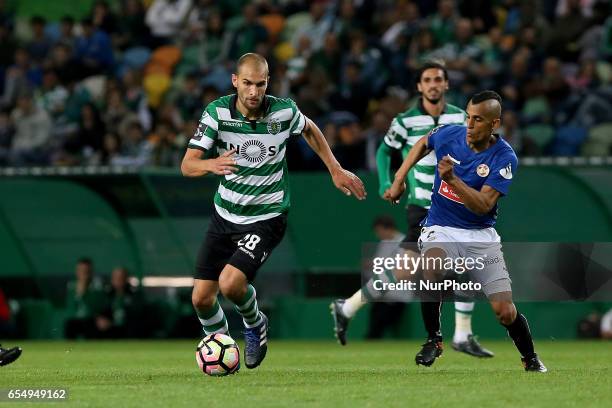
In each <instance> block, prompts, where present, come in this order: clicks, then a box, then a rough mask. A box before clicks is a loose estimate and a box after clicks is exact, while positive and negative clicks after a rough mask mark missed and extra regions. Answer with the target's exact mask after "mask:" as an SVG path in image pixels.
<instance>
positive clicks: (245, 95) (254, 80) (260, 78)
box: [232, 64, 269, 110]
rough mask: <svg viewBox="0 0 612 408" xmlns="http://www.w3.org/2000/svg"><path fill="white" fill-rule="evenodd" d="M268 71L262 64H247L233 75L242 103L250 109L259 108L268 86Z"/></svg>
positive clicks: (233, 81)
mask: <svg viewBox="0 0 612 408" xmlns="http://www.w3.org/2000/svg"><path fill="white" fill-rule="evenodd" d="M268 79H269V77H268V72H267V70H266V69H264V68H263V67H261V66H257V65H254V66H253V65H249V64H246V65H244V66H242V67H241V68H240V72H239V73H238V74H237V75H236V74H234V75H232V83H233V85H234V87H235V88H236V92H237V94H238V99H239V100H240V103H241V104H242V105H243V106H244V107H245V108H247V109H248V110H255V109H258V108H259V106H260V105H261V102H262V101H263V98H264V95H265V93H266V89H267V88H268Z"/></svg>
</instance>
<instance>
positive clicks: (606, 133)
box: [581, 123, 612, 156]
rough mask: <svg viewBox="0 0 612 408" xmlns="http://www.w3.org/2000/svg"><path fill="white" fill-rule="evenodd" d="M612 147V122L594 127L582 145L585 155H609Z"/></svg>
mask: <svg viewBox="0 0 612 408" xmlns="http://www.w3.org/2000/svg"><path fill="white" fill-rule="evenodd" d="M611 149H612V123H603V124H601V125H597V126H595V127H592V128H591V129H590V131H589V136H588V139H587V140H586V142H585V143H584V144H583V145H582V149H581V154H582V155H583V156H608V155H609V154H610V152H611Z"/></svg>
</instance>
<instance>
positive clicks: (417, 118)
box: [383, 99, 466, 208]
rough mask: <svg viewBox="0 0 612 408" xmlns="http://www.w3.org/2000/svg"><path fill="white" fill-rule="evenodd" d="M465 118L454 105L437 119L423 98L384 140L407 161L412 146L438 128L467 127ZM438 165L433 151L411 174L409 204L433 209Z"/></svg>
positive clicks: (399, 118)
mask: <svg viewBox="0 0 612 408" xmlns="http://www.w3.org/2000/svg"><path fill="white" fill-rule="evenodd" d="M465 119H466V114H465V111H463V109H460V108H458V107H456V106H453V105H450V104H446V105H445V106H444V110H443V111H442V114H441V115H440V116H439V117H437V118H435V117H433V116H431V115H429V114H428V113H427V112H426V111H425V108H424V107H423V100H422V99H419V102H418V103H417V104H416V105H415V106H414V107H413V108H411V109H409V110H407V111H406V112H403V113H400V114H399V115H397V116H396V117H395V118H394V119H393V121H392V122H391V126H390V127H389V130H388V131H387V134H386V135H385V138H384V139H383V140H384V143H385V144H386V145H387V146H389V147H390V148H392V149H396V150H401V151H402V158H406V156H407V155H408V152H409V151H410V149H411V148H412V146H414V144H415V143H416V142H418V141H419V139H420V138H421V137H423V136H425V135H426V134H427V133H428V132H429V131H430V130H431V129H433V128H434V127H436V126H438V125H447V124H463V123H465ZM436 165H437V162H436V155H435V153H434V152H430V153H429V154H428V155H427V156H425V157H423V159H421V161H419V162H418V163H417V164H416V165H415V166H414V167H413V168H412V169H411V170H410V172H408V180H407V182H408V189H409V195H408V201H407V203H408V204H413V205H418V206H419V207H423V208H429V207H430V206H431V190H432V188H433V183H434V175H435V170H436Z"/></svg>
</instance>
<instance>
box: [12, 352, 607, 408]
mask: <svg viewBox="0 0 612 408" xmlns="http://www.w3.org/2000/svg"><path fill="white" fill-rule="evenodd" d="M482 343H483V345H485V346H486V347H488V348H490V349H492V350H494V351H495V352H496V356H495V357H494V358H493V359H487V360H479V359H475V358H473V357H469V356H466V355H463V354H459V353H457V352H455V351H453V350H451V349H450V347H447V349H446V350H445V352H444V354H443V356H442V358H440V359H439V360H438V361H436V363H435V364H434V366H432V367H430V368H424V367H417V366H415V364H414V354H415V353H416V351H417V350H418V348H419V343H417V342H414V341H383V342H353V343H349V345H348V346H346V347H341V346H339V345H338V344H336V343H334V342H332V341H331V340H330V341H329V342H321V341H318V342H307V341H300V342H290V341H275V340H272V341H271V342H270V348H269V350H268V356H267V358H266V360H265V361H264V363H263V364H262V365H261V366H260V367H259V368H257V369H255V370H247V369H246V368H245V367H244V365H243V366H242V368H241V370H240V372H238V373H237V374H235V375H233V376H229V377H220V378H213V377H206V376H204V375H203V374H202V373H201V372H200V371H199V369H198V367H197V365H196V362H195V357H194V351H195V345H196V341H195V340H194V341H192V342H188V341H114V342H34V341H30V342H23V343H21V346H22V347H23V349H24V352H23V355H22V356H21V358H20V359H19V360H17V361H16V362H15V363H13V364H11V365H9V366H5V367H1V368H0V388H2V389H7V388H11V387H14V388H50V387H66V388H68V390H69V399H68V401H65V402H61V403H53V405H55V406H78V407H113V408H121V407H196V406H201V407H262V408H263V407H266V408H267V407H290V406H291V407H293V406H297V407H302V406H314V407H319V406H322V407H351V408H356V407H362V406H369V407H377V408H378V407H393V406H397V407H413V406H414V407H463V406H469V407H477V406H478V407H479V406H495V407H502V406H508V407H510V406H512V407H517V406H528V407H532V406H543V407H555V408H558V407H564V406H579V407H583V406H591V407H595V406H601V407H604V406H605V407H609V406H611V405H610V404H611V401H612V344H611V343H610V342H579V341H554V342H552V341H538V342H537V344H536V346H537V349H538V352H539V353H540V356H541V357H542V360H543V361H544V363H545V364H546V365H547V367H548V368H549V372H548V373H547V374H538V373H525V372H524V371H523V369H522V367H521V366H520V363H519V360H518V356H517V352H516V351H515V349H514V346H513V345H512V343H511V342H510V341H496V342H493V341H482ZM11 344H12V343H11ZM6 345H7V346H8V345H9V344H8V343H7V344H6ZM240 347H241V351H242V344H240ZM0 406H7V407H8V406H34V407H40V406H41V405H40V404H38V403H36V404H34V403H30V404H14V403H0Z"/></svg>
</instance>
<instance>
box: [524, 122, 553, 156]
mask: <svg viewBox="0 0 612 408" xmlns="http://www.w3.org/2000/svg"><path fill="white" fill-rule="evenodd" d="M525 132H526V133H527V134H528V135H529V137H530V138H531V140H533V142H534V143H535V144H536V145H537V146H538V148H539V149H540V150H544V148H546V146H547V145H548V144H549V143H550V142H551V141H552V140H553V138H554V136H555V129H554V128H553V127H552V126H550V125H531V126H527V128H525Z"/></svg>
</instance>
